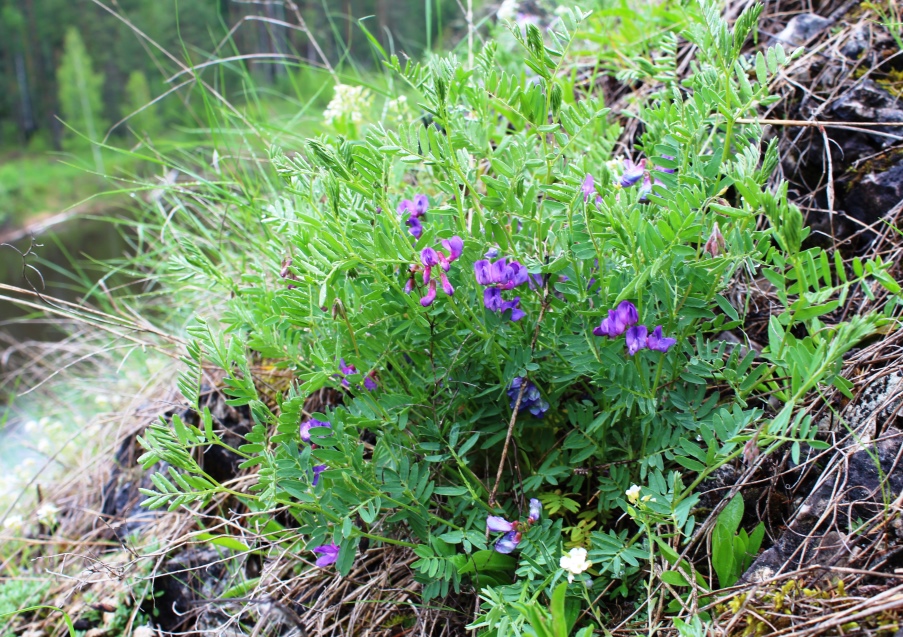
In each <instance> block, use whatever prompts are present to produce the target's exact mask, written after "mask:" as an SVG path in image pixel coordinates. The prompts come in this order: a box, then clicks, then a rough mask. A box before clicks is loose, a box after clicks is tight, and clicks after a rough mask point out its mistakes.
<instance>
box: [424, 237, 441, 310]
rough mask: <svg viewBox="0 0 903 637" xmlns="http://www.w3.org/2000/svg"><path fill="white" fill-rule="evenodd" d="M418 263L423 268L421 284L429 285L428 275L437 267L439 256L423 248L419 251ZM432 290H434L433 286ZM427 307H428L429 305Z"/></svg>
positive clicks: (429, 249) (433, 251)
mask: <svg viewBox="0 0 903 637" xmlns="http://www.w3.org/2000/svg"><path fill="white" fill-rule="evenodd" d="M420 262H421V263H422V264H423V266H424V270H423V284H424V285H426V284H428V283H430V274H431V273H432V270H433V268H434V267H435V266H437V265H439V254H438V253H437V252H436V251H435V250H433V249H432V248H424V249H423V250H421V251H420ZM433 288H434V289H435V285H434V286H433ZM434 296H435V295H434ZM430 303H432V301H430ZM427 305H429V303H428V304H427Z"/></svg>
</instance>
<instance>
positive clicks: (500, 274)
mask: <svg viewBox="0 0 903 637" xmlns="http://www.w3.org/2000/svg"><path fill="white" fill-rule="evenodd" d="M507 270H508V263H507V262H506V260H505V258H504V257H502V258H501V259H499V260H498V261H496V262H495V263H493V264H492V266H491V267H490V270H489V273H490V274H489V277H490V280H491V281H492V282H493V283H501V284H504V283H507V282H508V278H509V276H510V275H509V274H508V272H507Z"/></svg>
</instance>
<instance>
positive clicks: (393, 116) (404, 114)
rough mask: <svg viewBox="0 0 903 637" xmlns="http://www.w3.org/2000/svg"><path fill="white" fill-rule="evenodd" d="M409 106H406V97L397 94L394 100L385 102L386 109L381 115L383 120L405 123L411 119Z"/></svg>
mask: <svg viewBox="0 0 903 637" xmlns="http://www.w3.org/2000/svg"><path fill="white" fill-rule="evenodd" d="M410 110H411V109H410V108H408V98H407V97H405V96H404V95H399V96H398V97H396V98H395V99H394V100H389V101H387V102H386V110H385V114H384V115H383V121H385V122H390V123H393V124H406V123H407V122H409V121H411V113H410Z"/></svg>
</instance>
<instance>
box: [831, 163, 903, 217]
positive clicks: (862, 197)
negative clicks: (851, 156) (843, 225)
mask: <svg viewBox="0 0 903 637" xmlns="http://www.w3.org/2000/svg"><path fill="white" fill-rule="evenodd" d="M844 199H845V204H846V209H847V214H849V215H850V216H852V217H855V218H857V219H859V220H861V221H864V222H865V223H874V222H875V221H877V220H878V219H880V218H881V217H883V216H884V215H885V214H887V212H888V211H889V210H891V209H892V208H893V207H894V206H896V205H897V204H898V203H900V202H901V201H903V161H900V162H898V163H897V164H895V165H893V166H892V167H891V168H889V169H888V170H885V171H882V172H877V173H868V174H866V175H865V176H864V177H862V178H861V179H860V180H859V181H858V182H857V183H856V185H854V186H853V187H852V188H851V189H850V192H849V194H848V195H847V196H846V197H845V198H844Z"/></svg>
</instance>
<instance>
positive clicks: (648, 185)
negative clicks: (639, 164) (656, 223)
mask: <svg viewBox="0 0 903 637" xmlns="http://www.w3.org/2000/svg"><path fill="white" fill-rule="evenodd" d="M653 184H654V185H656V186H661V187H662V188H664V187H665V184H663V183H662V182H661V181H659V180H658V179H656V180H655V181H654V182H653V181H652V179H651V178H650V177H649V175H648V174H647V175H646V176H645V177H643V185H642V186H640V199H639V200H640V201H646V195H648V194H649V193H650V192H652V186H653Z"/></svg>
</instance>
